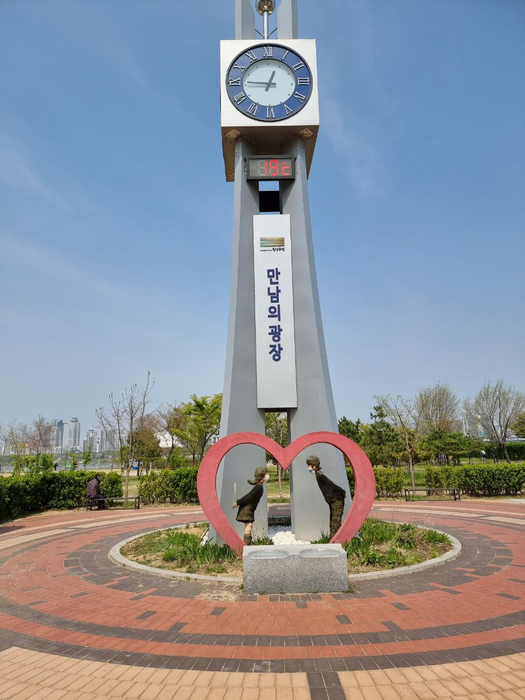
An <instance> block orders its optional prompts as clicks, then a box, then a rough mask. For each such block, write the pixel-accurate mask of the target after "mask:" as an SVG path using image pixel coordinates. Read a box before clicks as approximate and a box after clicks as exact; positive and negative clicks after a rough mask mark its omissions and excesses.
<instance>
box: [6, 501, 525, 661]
mask: <svg viewBox="0 0 525 700" xmlns="http://www.w3.org/2000/svg"><path fill="white" fill-rule="evenodd" d="M524 505H525V504H524ZM524 505H522V504H520V503H511V502H505V501H491V502H488V501H464V502H458V503H454V502H440V503H429V502H420V503H412V504H404V503H377V504H376V505H375V507H374V510H373V515H374V516H376V517H382V518H384V519H386V520H390V519H395V520H404V521H406V522H413V523H415V524H420V525H426V526H430V527H436V528H437V529H440V530H443V531H446V532H449V533H451V534H452V535H454V536H455V537H456V538H458V539H459V540H460V541H461V543H462V546H463V549H462V552H461V554H460V555H459V557H458V558H456V559H455V560H454V561H451V562H447V563H446V564H444V565H442V566H440V567H438V568H433V569H427V570H423V571H420V572H416V573H413V574H410V575H406V576H393V577H391V578H388V579H379V580H361V581H356V582H355V583H353V584H352V585H353V591H352V592H351V593H346V594H343V593H341V594H320V595H308V594H304V595H289V596H279V595H270V596H245V595H243V593H242V591H241V590H240V588H239V587H238V586H237V585H235V584H227V583H220V582H213V583H207V582H206V583H205V582H200V581H186V580H173V581H172V580H168V579H164V578H160V577H158V576H155V575H152V574H148V573H143V572H138V571H131V570H127V569H123V568H121V567H119V566H117V565H116V564H115V563H113V562H112V561H110V559H109V557H108V553H109V550H110V549H111V547H112V546H113V545H114V544H116V543H117V542H120V541H121V540H123V539H125V538H126V537H130V536H133V535H135V534H138V533H145V532H148V531H152V530H156V529H159V528H162V527H166V526H174V525H182V524H184V523H187V522H195V521H197V520H200V519H202V518H203V514H202V512H201V511H200V510H199V508H196V507H195V508H179V509H175V508H170V509H141V511H139V512H138V513H137V512H133V511H124V512H123V511H115V512H110V513H106V512H102V513H96V512H94V513H83V512H82V513H81V512H73V513H54V514H45V515H41V516H36V517H31V518H27V519H24V520H19V521H16V522H15V523H13V524H9V525H5V526H2V527H0V534H1V535H2V537H1V539H0V594H1V596H2V597H1V598H0V626H1V627H2V628H3V633H2V635H1V637H0V651H1V650H2V649H8V648H10V647H12V646H17V647H22V648H25V649H28V650H33V651H38V652H46V653H52V654H60V655H62V656H65V657H73V658H77V659H85V660H93V661H99V662H108V661H109V662H111V663H120V664H128V665H137V666H148V667H153V668H164V669H192V670H194V671H234V672H235V671H237V672H239V671H240V672H251V673H253V672H268V671H271V672H275V673H283V672H285V673H300V672H306V673H324V674H327V673H333V672H344V671H358V670H363V669H367V670H374V669H393V668H402V667H405V668H406V667H411V666H413V667H419V666H425V665H431V664H442V663H446V662H450V661H456V662H461V661H468V660H475V659H486V658H491V657H498V656H502V655H504V654H514V653H518V652H523V651H525V607H524V605H523V596H524V592H525V551H524V550H525V548H524V547H523V536H524V531H525V508H524Z"/></svg>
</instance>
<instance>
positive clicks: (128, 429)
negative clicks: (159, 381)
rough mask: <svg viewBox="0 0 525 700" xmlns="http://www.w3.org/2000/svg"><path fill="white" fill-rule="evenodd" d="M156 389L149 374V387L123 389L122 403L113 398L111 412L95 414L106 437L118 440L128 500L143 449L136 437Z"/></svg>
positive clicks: (111, 397)
mask: <svg viewBox="0 0 525 700" xmlns="http://www.w3.org/2000/svg"><path fill="white" fill-rule="evenodd" d="M153 386H154V384H153V383H152V382H151V381H150V373H149V372H148V378H147V381H146V385H145V386H144V387H143V388H139V386H138V385H137V384H133V386H131V387H130V388H129V389H124V391H123V393H122V395H121V397H120V399H116V398H115V396H114V395H113V394H110V395H109V408H108V409H105V408H98V409H97V410H96V411H95V413H96V415H97V418H98V422H99V425H100V427H101V428H102V430H104V431H105V432H106V435H110V434H114V435H116V436H117V441H118V446H117V448H118V459H119V461H120V464H121V467H122V471H123V472H124V474H125V476H126V481H125V495H126V496H128V494H129V476H130V473H131V470H132V468H133V463H134V462H135V461H136V459H137V454H138V449H139V447H140V445H139V441H138V439H137V436H138V435H139V431H140V429H141V428H142V427H143V425H144V418H145V415H146V406H147V405H148V403H149V402H150V398H149V396H150V394H151V391H152V390H153Z"/></svg>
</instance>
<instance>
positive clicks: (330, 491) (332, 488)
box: [306, 455, 346, 539]
mask: <svg viewBox="0 0 525 700" xmlns="http://www.w3.org/2000/svg"><path fill="white" fill-rule="evenodd" d="M306 464H307V465H308V471H309V472H310V473H311V474H315V478H316V479H317V485H318V486H319V488H320V489H321V493H322V494H323V498H324V500H325V501H326V502H327V503H328V505H329V506H330V539H332V537H333V536H334V535H335V533H336V532H337V531H338V530H339V528H340V527H341V521H342V519H343V513H344V510H345V498H346V491H345V490H344V489H342V488H341V487H340V486H338V485H337V484H334V482H333V481H330V479H329V478H328V477H327V476H325V475H324V474H323V472H322V471H321V462H320V460H319V457H317V456H316V455H310V457H308V459H307V460H306Z"/></svg>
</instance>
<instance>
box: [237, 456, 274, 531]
mask: <svg viewBox="0 0 525 700" xmlns="http://www.w3.org/2000/svg"><path fill="white" fill-rule="evenodd" d="M254 477H255V478H254V479H248V483H249V484H253V485H254V486H253V489H252V490H251V491H250V492H249V493H247V494H246V495H245V496H242V497H241V498H238V499H237V500H236V501H235V503H234V504H233V505H232V508H239V512H238V513H237V518H236V520H237V521H238V522H240V523H244V544H245V545H250V544H251V543H252V528H253V522H254V520H255V511H256V509H257V506H258V505H259V501H260V500H261V498H262V495H263V493H264V488H263V484H265V483H266V482H267V481H268V479H269V478H270V475H269V474H268V469H266V467H257V469H256V470H255V473H254Z"/></svg>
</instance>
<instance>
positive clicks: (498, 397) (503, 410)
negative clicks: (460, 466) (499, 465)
mask: <svg viewBox="0 0 525 700" xmlns="http://www.w3.org/2000/svg"><path fill="white" fill-rule="evenodd" d="M464 408H465V413H466V414H467V416H468V417H469V418H470V419H471V420H472V421H477V422H479V424H480V425H481V427H482V428H483V431H484V433H485V435H486V436H487V437H488V438H489V439H490V441H491V442H493V443H495V444H496V445H498V446H499V447H500V449H501V451H502V452H503V454H504V455H505V459H506V460H507V462H508V463H509V464H510V457H509V453H508V451H507V439H508V434H509V429H510V426H511V425H512V424H513V423H514V421H515V420H516V419H517V417H518V416H519V414H520V413H522V412H523V411H525V394H524V393H523V392H522V391H517V390H516V389H515V388H514V387H511V386H506V385H505V384H504V383H503V380H501V379H500V380H499V381H497V382H495V383H494V384H493V383H492V382H486V384H484V386H483V387H482V388H481V389H480V391H479V392H478V394H477V395H476V396H475V398H474V400H473V401H470V400H468V399H467V400H466V401H465V403H464Z"/></svg>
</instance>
